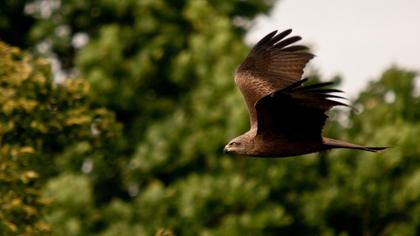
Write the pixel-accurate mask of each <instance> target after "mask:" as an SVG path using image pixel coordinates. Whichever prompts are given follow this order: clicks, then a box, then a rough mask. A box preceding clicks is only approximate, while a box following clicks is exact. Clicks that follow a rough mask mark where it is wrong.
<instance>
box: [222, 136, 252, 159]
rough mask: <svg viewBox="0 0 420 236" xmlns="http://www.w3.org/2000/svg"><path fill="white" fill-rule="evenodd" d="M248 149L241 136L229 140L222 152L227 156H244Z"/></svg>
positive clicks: (245, 141)
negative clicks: (227, 154)
mask: <svg viewBox="0 0 420 236" xmlns="http://www.w3.org/2000/svg"><path fill="white" fill-rule="evenodd" d="M248 148H249V145H248V141H247V140H246V139H245V138H244V137H243V136H239V137H237V138H234V139H233V140H231V141H230V142H229V143H228V144H227V145H226V146H225V149H224V151H225V152H226V153H229V154H237V155H246V153H247V152H248Z"/></svg>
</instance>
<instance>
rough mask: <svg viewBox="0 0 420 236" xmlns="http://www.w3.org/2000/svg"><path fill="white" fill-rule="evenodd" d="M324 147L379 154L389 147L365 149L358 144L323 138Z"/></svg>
mask: <svg viewBox="0 0 420 236" xmlns="http://www.w3.org/2000/svg"><path fill="white" fill-rule="evenodd" d="M323 143H324V145H325V146H326V147H327V148H328V149H330V148H349V149H357V150H363V151H369V152H379V151H382V150H385V149H386V148H388V147H365V146H361V145H357V144H352V143H347V142H344V141H340V140H335V139H331V138H323Z"/></svg>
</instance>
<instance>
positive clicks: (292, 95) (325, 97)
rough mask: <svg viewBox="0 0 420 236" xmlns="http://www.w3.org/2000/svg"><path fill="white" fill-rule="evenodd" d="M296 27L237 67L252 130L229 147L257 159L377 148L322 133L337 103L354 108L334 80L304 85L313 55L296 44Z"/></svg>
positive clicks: (262, 44)
mask: <svg viewBox="0 0 420 236" xmlns="http://www.w3.org/2000/svg"><path fill="white" fill-rule="evenodd" d="M291 32H292V30H291V29H288V30H285V31H282V32H278V31H277V30H275V31H273V32H271V33H269V34H267V35H266V36H265V37H263V38H262V39H261V40H260V41H258V42H257V43H256V45H255V46H254V47H253V48H252V49H251V51H250V53H249V54H248V56H247V57H246V58H245V60H244V61H243V62H242V63H241V64H240V65H239V67H238V68H237V69H236V72H235V76H234V81H235V84H236V86H237V87H238V88H239V90H240V91H241V93H242V95H243V98H244V100H245V103H246V107H247V109H248V113H249V120H250V129H249V131H247V132H245V133H244V134H242V135H240V136H238V137H236V138H234V139H232V140H231V141H230V142H228V144H227V145H226V146H225V148H224V151H225V152H226V153H229V154H236V155H242V156H256V157H291V156H298V155H303V154H308V153H315V152H321V151H326V150H330V149H336V148H346V149H358V150H364V151H370V152H378V151H381V150H384V149H386V147H367V146H362V145H357V144H352V143H349V142H345V141H341V140H335V139H332V138H327V137H323V136H322V129H323V127H324V125H325V122H326V120H327V118H328V115H327V114H326V112H327V111H329V110H330V109H331V108H332V107H335V106H349V105H347V104H345V103H344V102H341V101H337V100H340V99H343V97H342V96H339V95H337V93H342V91H341V90H338V89H333V88H331V87H330V86H331V85H333V84H334V83H333V82H319V83H315V84H311V85H305V82H307V81H308V78H302V77H303V71H304V68H305V66H306V64H307V63H308V62H309V61H310V60H311V59H312V58H314V54H312V53H311V52H309V48H308V47H307V46H304V45H300V44H295V43H296V42H298V41H300V40H301V39H302V38H301V37H300V36H290V34H291Z"/></svg>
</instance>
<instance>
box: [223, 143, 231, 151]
mask: <svg viewBox="0 0 420 236" xmlns="http://www.w3.org/2000/svg"><path fill="white" fill-rule="evenodd" d="M223 151H224V152H225V153H229V151H230V150H229V147H228V145H226V146H225V148H224V149H223Z"/></svg>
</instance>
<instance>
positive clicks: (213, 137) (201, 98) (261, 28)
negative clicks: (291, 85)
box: [0, 0, 420, 236]
mask: <svg viewBox="0 0 420 236" xmlns="http://www.w3.org/2000/svg"><path fill="white" fill-rule="evenodd" d="M372 2H375V4H372V3H371V2H369V3H368V2H366V1H365V2H362V1H354V3H353V2H352V3H350V2H346V3H344V2H340V3H338V2H337V3H330V2H328V3H327V2H326V1H319V2H316V4H315V2H313V1H309V0H307V1H304V0H299V1H294V3H292V1H291V0H284V1H270V0H246V1H244V0H236V1H235V0H232V1H225V0H214V1H206V0H171V1H169V0H167V1H165V0H139V1H136V0H118V1H117V0H99V1H79V0H66V1H64V0H33V1H28V0H26V1H24V0H2V1H1V2H0V40H1V42H0V142H1V146H0V235H71V236H73V235H74V236H76V235H80V236H82V235H98V236H99V235H101V236H105V235H106V236H108V235H109V236H111V235H203V236H207V235H325V236H329V235H331V236H332V235H341V236H344V235H364V236H370V235H413V236H414V235H420V168H419V167H420V145H419V143H420V123H419V121H420V88H419V87H420V86H419V84H420V82H419V80H420V79H419V76H418V69H419V67H420V64H419V61H418V60H416V58H415V57H416V56H417V54H418V52H419V49H420V47H419V46H418V42H419V30H417V28H416V27H417V25H416V22H419V20H420V19H419V16H418V14H414V13H413V12H414V9H418V7H419V4H418V3H415V2H414V1H408V0H404V1H399V2H395V1H393V3H392V4H391V3H390V2H391V1H372ZM410 4H411V5H410ZM416 7H417V8H416ZM391 16H392V17H391ZM416 20H417V21H416ZM287 28H294V29H295V31H294V33H295V34H299V35H301V36H303V37H304V38H305V41H304V42H305V43H307V44H308V45H310V46H311V47H312V48H313V51H314V52H315V54H317V55H318V56H317V57H316V58H315V59H314V60H313V61H314V64H313V65H312V66H309V67H308V69H307V75H308V76H309V77H311V78H312V80H313V81H320V80H322V81H328V80H334V81H336V82H337V83H339V84H340V85H339V86H338V87H340V88H343V89H345V90H346V92H347V91H348V94H350V96H349V97H351V101H350V102H351V103H353V104H354V106H355V107H356V108H357V109H358V110H359V111H358V112H351V111H348V110H333V111H331V112H330V113H329V115H330V117H331V118H330V122H329V123H328V125H327V127H326V128H325V130H324V133H325V134H326V136H329V137H334V138H337V139H344V140H349V141H352V142H354V143H361V144H367V145H378V146H390V147H391V148H390V149H388V150H386V151H385V152H382V153H379V154H373V153H367V152H360V151H352V150H334V151H330V152H325V153H319V154H311V155H305V156H302V157H296V158H286V159H258V158H244V157H233V156H226V155H224V154H223V147H224V144H225V143H226V142H227V141H228V140H230V139H231V138H232V137H235V136H236V135H238V134H240V133H241V132H243V131H245V130H247V129H248V115H247V112H246V108H245V104H244V103H243V101H242V97H241V95H240V93H239V91H238V90H237V89H236V88H235V87H234V83H233V73H234V70H235V68H236V66H238V65H239V63H240V62H241V61H242V60H243V58H244V57H245V56H246V55H247V53H248V51H249V48H250V47H251V46H252V45H253V44H254V43H255V42H256V41H257V40H258V39H259V38H260V37H262V36H263V35H264V34H266V33H268V32H270V31H272V30H275V29H279V30H284V29H287ZM322 58H325V59H322Z"/></svg>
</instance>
